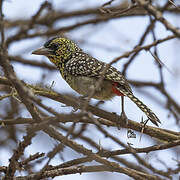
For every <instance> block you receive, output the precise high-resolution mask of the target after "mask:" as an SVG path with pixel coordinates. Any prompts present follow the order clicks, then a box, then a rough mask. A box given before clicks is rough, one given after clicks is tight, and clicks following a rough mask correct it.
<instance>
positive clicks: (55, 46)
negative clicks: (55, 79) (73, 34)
mask: <svg viewBox="0 0 180 180" xmlns="http://www.w3.org/2000/svg"><path fill="white" fill-rule="evenodd" d="M80 51H81V49H80V48H79V47H78V46H77V45H76V44H75V43H74V42H73V41H71V40H69V39H67V38H62V37H55V38H53V39H50V40H49V41H47V42H46V43H45V44H44V46H43V47H41V48H39V49H37V50H35V51H33V52H32V54H36V55H44V56H46V57H48V58H49V60H50V61H51V62H52V63H54V64H55V65H56V66H58V65H59V64H60V63H65V62H67V61H68V60H69V59H70V58H71V57H72V54H73V53H75V52H80Z"/></svg>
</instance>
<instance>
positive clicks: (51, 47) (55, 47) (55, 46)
mask: <svg viewBox="0 0 180 180" xmlns="http://www.w3.org/2000/svg"><path fill="white" fill-rule="evenodd" d="M49 48H50V49H52V50H56V49H57V48H58V45H57V44H51V45H50V46H49Z"/></svg>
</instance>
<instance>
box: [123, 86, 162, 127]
mask: <svg viewBox="0 0 180 180" xmlns="http://www.w3.org/2000/svg"><path fill="white" fill-rule="evenodd" d="M120 92H121V93H123V94H124V95H125V96H127V97H128V98H130V99H131V100H132V101H133V102H134V103H135V104H136V105H137V106H138V107H139V108H140V109H141V111H143V112H144V113H145V114H146V116H147V117H148V119H149V120H150V121H151V122H152V123H153V124H155V125H156V126H158V123H161V121H160V120H159V118H158V117H157V116H156V115H155V114H154V113H153V112H152V110H151V109H149V108H148V107H147V106H146V105H145V104H144V103H143V102H142V101H140V100H139V99H138V98H137V97H135V96H134V95H133V94H132V93H131V92H128V91H126V90H123V89H121V90H120Z"/></svg>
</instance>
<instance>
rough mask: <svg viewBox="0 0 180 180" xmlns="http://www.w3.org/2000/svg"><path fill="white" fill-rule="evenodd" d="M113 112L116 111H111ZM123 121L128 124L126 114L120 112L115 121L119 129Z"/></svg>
mask: <svg viewBox="0 0 180 180" xmlns="http://www.w3.org/2000/svg"><path fill="white" fill-rule="evenodd" d="M113 114H116V113H115V112H113ZM122 121H123V123H122ZM124 122H125V124H126V125H128V118H127V116H126V114H125V113H123V112H122V113H121V115H120V116H118V118H117V121H116V124H117V128H118V129H119V130H120V128H121V127H122V124H124Z"/></svg>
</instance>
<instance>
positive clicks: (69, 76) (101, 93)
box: [32, 37, 160, 126]
mask: <svg viewBox="0 0 180 180" xmlns="http://www.w3.org/2000/svg"><path fill="white" fill-rule="evenodd" d="M32 54H36V55H44V56H46V57H48V58H49V60H50V61H51V62H52V63H54V64H55V65H56V67H57V68H58V69H59V71H60V73H61V75H62V77H63V78H64V80H65V81H66V82H67V83H68V84H69V85H70V87H71V88H72V89H74V90H75V91H76V92H78V93H79V94H81V95H85V96H88V95H90V94H91V93H92V92H93V94H92V97H93V98H95V99H98V100H109V99H111V98H113V97H114V96H121V97H122V115H125V113H124V98H123V97H124V96H127V97H128V98H130V99H131V100H132V101H133V102H134V103H135V104H136V105H137V106H138V107H139V108H140V109H141V110H142V111H143V112H144V113H145V114H146V115H147V117H148V119H149V120H150V121H151V122H152V123H153V124H155V125H156V126H158V123H160V120H159V119H158V117H157V116H156V115H155V114H154V113H153V112H152V111H151V110H150V109H149V108H148V107H147V106H146V105H145V104H144V103H143V102H142V101H140V100H139V99H138V98H137V97H135V96H134V94H133V92H132V90H131V87H130V85H129V83H128V81H127V80H126V78H125V77H124V76H123V75H122V74H121V73H120V72H119V71H118V70H117V69H116V68H114V67H112V66H110V67H109V68H107V69H105V68H106V65H107V64H106V63H104V62H102V61H99V60H97V59H95V58H93V57H91V56H90V55H88V54H87V53H85V52H83V51H82V49H81V48H80V47H79V46H78V45H77V44H76V43H74V42H73V41H71V40H69V39H67V38H62V37H55V38H53V39H51V40H49V41H47V42H46V43H45V44H44V46H43V47H41V48H39V49H37V50H35V51H33V52H32ZM104 69H105V70H106V71H105V70H104ZM102 76H104V78H103V80H102V82H101V83H100V86H99V87H97V82H98V79H99V78H100V77H102Z"/></svg>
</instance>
